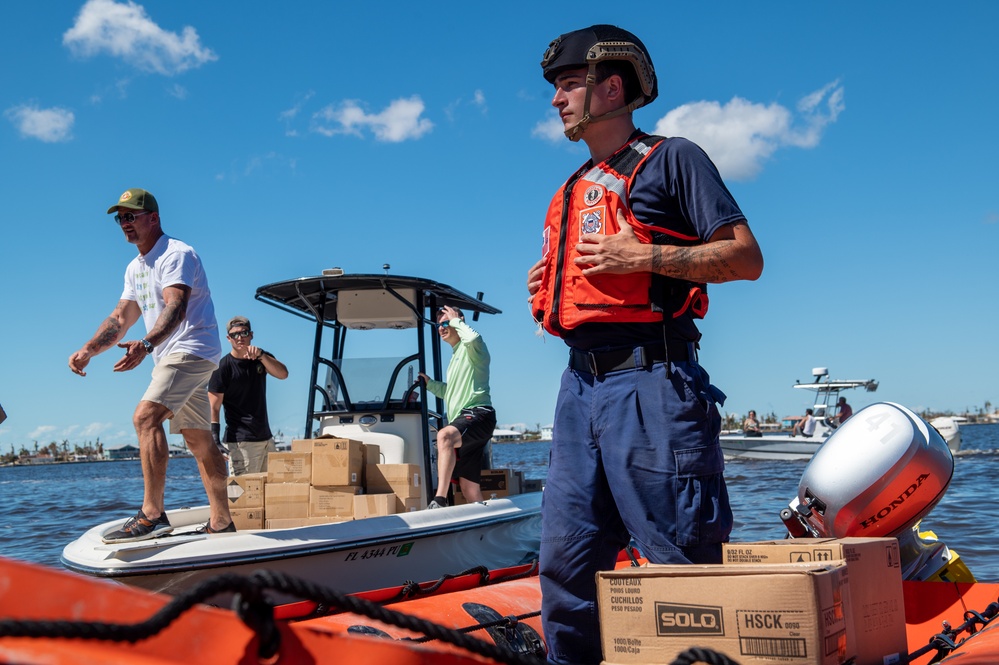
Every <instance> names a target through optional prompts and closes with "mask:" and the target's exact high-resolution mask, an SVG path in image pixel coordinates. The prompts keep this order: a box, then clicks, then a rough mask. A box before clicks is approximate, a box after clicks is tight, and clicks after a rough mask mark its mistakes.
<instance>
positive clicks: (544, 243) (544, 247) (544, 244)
mask: <svg viewBox="0 0 999 665" xmlns="http://www.w3.org/2000/svg"><path fill="white" fill-rule="evenodd" d="M550 230H551V228H550V227H547V226H546V227H545V230H544V231H542V232H541V258H545V257H546V256H548V250H550V249H551V245H550V244H549V242H548V237H549V235H550V234H549V233H548V232H549V231H550Z"/></svg>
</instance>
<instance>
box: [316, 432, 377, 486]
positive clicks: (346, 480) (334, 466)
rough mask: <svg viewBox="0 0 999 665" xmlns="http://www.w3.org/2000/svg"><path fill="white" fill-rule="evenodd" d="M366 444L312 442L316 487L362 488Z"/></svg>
mask: <svg viewBox="0 0 999 665" xmlns="http://www.w3.org/2000/svg"><path fill="white" fill-rule="evenodd" d="M363 468H364V444H363V443H361V442H360V441H354V440H353V439H313V440H312V484H313V485H315V486H316V487H334V486H344V485H355V486H357V487H360V486H361V480H362V479H361V470H362V469H363Z"/></svg>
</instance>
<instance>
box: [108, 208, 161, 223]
mask: <svg viewBox="0 0 999 665" xmlns="http://www.w3.org/2000/svg"><path fill="white" fill-rule="evenodd" d="M151 212H152V210H143V211H142V212H119V213H118V214H116V215H115V216H114V221H116V222H118V226H121V225H122V224H132V223H133V222H135V219H136V218H137V217H142V216H143V215H148V214H149V213H151Z"/></svg>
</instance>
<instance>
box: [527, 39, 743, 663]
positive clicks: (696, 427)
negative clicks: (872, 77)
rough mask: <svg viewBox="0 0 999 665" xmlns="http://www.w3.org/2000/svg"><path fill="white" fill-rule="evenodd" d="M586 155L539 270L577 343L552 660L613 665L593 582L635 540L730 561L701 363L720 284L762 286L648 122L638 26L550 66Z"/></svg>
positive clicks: (695, 173)
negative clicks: (640, 119) (644, 127)
mask: <svg viewBox="0 0 999 665" xmlns="http://www.w3.org/2000/svg"><path fill="white" fill-rule="evenodd" d="M541 67H542V71H543V74H544V77H545V79H546V80H547V81H548V82H549V83H551V84H552V85H553V86H554V97H553V98H552V101H551V104H552V106H554V107H555V108H556V110H557V111H558V113H559V117H560V118H561V120H562V123H563V128H564V133H565V135H566V137H567V138H568V139H569V140H570V141H583V142H584V143H585V144H586V147H587V148H588V150H589V153H590V160H589V161H588V162H587V163H586V164H584V165H583V166H582V167H581V168H580V169H578V170H577V171H576V172H575V173H574V174H573V175H571V176H570V177H569V179H568V181H566V182H565V184H564V185H562V187H561V188H560V189H559V191H558V192H556V194H555V196H554V197H553V198H552V201H551V204H550V206H549V208H548V215H547V219H546V222H545V226H544V230H543V233H542V237H541V240H542V242H541V247H540V249H541V255H542V258H541V259H540V260H539V261H538V262H537V263H536V264H535V265H534V266H532V267H531V268H530V269H529V270H528V276H527V290H528V294H529V303H530V308H531V313H532V315H533V318H534V320H535V321H536V322H537V324H538V326H539V328H543V329H544V330H547V331H548V332H549V333H551V334H553V335H556V336H558V337H561V338H562V339H563V341H564V342H565V343H566V344H567V345H568V346H569V363H568V364H569V366H568V368H567V369H566V370H565V371H564V372H563V374H562V385H561V389H560V391H559V394H558V400H557V403H556V406H555V425H554V427H553V430H552V431H553V436H552V442H551V456H550V463H549V469H548V477H547V482H546V486H545V495H544V502H543V508H542V527H541V562H540V567H541V570H540V574H541V590H542V594H543V596H542V598H543V600H542V621H543V626H544V633H545V638H546V640H547V643H548V658H549V660H550V661H552V662H556V663H596V662H599V661H600V637H599V636H600V631H599V628H598V625H597V611H596V585H595V582H594V577H595V574H596V573H597V572H598V571H601V570H607V569H611V568H613V567H614V564H615V562H616V561H617V556H618V554H619V552H620V551H621V549H622V548H624V547H625V546H627V545H628V543H629V540H630V539H632V538H633V539H634V541H635V542H636V543H637V544H638V547H639V549H640V550H641V552H642V554H644V555H645V556H646V557H648V559H649V560H650V561H652V562H654V563H719V562H721V544H722V543H723V542H725V541H726V540H728V537H729V533H730V532H731V530H732V524H733V517H732V510H731V507H730V505H729V498H728V491H727V489H726V486H725V478H724V466H725V462H724V457H723V455H722V450H721V446H720V444H719V440H718V435H719V433H720V431H721V416H720V414H719V413H718V408H717V406H716V404H720V403H722V402H723V401H724V399H725V396H724V394H723V393H722V392H721V391H720V390H718V389H717V388H716V387H714V386H713V385H711V382H710V379H709V377H708V374H707V372H706V371H705V370H704V368H702V367H701V365H700V364H698V362H697V353H696V350H697V345H698V341H699V340H700V337H701V335H700V332H699V331H698V329H697V325H696V323H695V320H696V319H697V318H701V317H703V316H704V315H705V313H706V312H707V305H708V301H707V283H709V282H711V283H721V282H728V281H733V280H742V279H747V280H755V279H757V278H758V277H759V276H760V274H761V272H762V270H763V256H762V253H761V252H760V248H759V245H758V244H757V242H756V239H755V238H754V236H753V233H752V231H750V229H749V225H748V223H747V221H746V217H745V215H743V213H742V211H741V210H740V209H739V206H738V205H737V204H736V202H735V199H734V198H733V197H732V195H731V193H730V192H729V191H728V189H727V188H726V187H725V184H724V183H723V182H722V179H721V176H720V175H719V174H718V170H717V168H715V165H714V164H712V162H711V160H710V159H709V158H708V156H707V155H706V154H705V153H704V151H702V150H701V149H700V148H699V147H697V146H696V145H694V144H693V143H691V142H690V141H688V140H686V139H683V138H664V137H661V136H650V135H648V134H646V133H644V132H642V131H639V130H638V129H636V127H635V124H634V120H633V118H632V111H633V110H634V109H636V108H638V107H640V106H644V105H646V104H648V103H650V102H652V101H653V100H654V99H655V98H656V96H657V95H658V82H657V80H656V74H655V70H654V68H653V66H652V60H651V58H650V57H649V53H648V50H647V49H646V48H645V46H644V45H643V44H642V42H641V41H640V40H639V39H638V38H637V37H636V36H635V35H633V34H632V33H630V32H628V31H626V30H622V29H621V28H618V27H616V26H612V25H595V26H591V27H589V28H585V29H582V30H576V31H573V32H570V33H567V34H564V35H562V36H561V37H559V38H557V39H556V40H554V41H553V42H551V44H550V45H549V47H548V50H547V52H546V53H545V54H544V57H543V59H542V61H541Z"/></svg>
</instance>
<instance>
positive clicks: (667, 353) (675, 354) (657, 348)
mask: <svg viewBox="0 0 999 665" xmlns="http://www.w3.org/2000/svg"><path fill="white" fill-rule="evenodd" d="M667 360H668V361H670V362H676V361H680V360H690V348H689V345H688V343H687V342H681V341H676V342H672V341H671V342H669V343H668V344H648V345H646V346H639V347H636V348H628V349H614V350H613V351H580V350H578V349H573V348H570V349H569V367H570V368H571V369H574V370H576V371H577V372H588V373H590V374H593V375H594V376H600V375H601V374H607V373H608V372H616V371H618V370H622V369H635V368H636V367H650V366H652V365H655V364H656V363H662V362H666V361H667Z"/></svg>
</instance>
